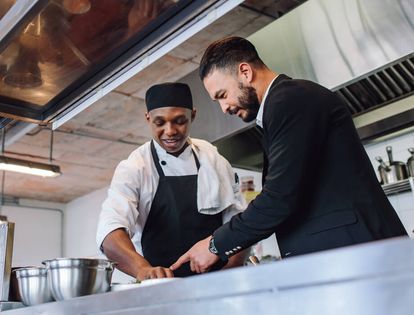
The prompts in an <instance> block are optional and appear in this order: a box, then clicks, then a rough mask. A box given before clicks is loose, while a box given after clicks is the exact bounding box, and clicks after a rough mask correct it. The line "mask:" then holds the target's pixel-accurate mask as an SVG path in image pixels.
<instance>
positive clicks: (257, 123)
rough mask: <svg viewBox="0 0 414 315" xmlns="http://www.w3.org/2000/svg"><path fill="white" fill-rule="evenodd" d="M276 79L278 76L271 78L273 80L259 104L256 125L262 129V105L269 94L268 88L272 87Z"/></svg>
mask: <svg viewBox="0 0 414 315" xmlns="http://www.w3.org/2000/svg"><path fill="white" fill-rule="evenodd" d="M277 77H278V75H277V76H275V77H274V78H273V80H272V81H271V82H270V84H269V86H268V87H267V89H266V92H265V94H264V95H263V99H262V102H261V103H260V107H259V111H258V112H257V116H256V125H258V126H260V127H261V128H263V108H264V103H265V102H266V98H267V95H268V94H269V91H270V87H271V86H272V84H273V82H274V81H275V80H276V78H277Z"/></svg>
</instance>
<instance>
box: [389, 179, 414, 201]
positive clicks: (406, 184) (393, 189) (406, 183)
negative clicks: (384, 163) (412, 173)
mask: <svg viewBox="0 0 414 315" xmlns="http://www.w3.org/2000/svg"><path fill="white" fill-rule="evenodd" d="M413 187H414V177H409V178H407V179H403V180H400V181H398V182H396V183H391V184H386V185H382V189H383V190H384V192H385V194H386V195H387V196H390V195H395V194H399V193H402V192H406V191H410V190H413Z"/></svg>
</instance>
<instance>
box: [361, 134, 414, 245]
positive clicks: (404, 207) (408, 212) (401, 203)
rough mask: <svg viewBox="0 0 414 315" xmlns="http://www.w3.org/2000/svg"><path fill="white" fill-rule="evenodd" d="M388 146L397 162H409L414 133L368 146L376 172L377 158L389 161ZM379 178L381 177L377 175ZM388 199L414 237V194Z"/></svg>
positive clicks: (413, 144)
mask: <svg viewBox="0 0 414 315" xmlns="http://www.w3.org/2000/svg"><path fill="white" fill-rule="evenodd" d="M386 146H392V149H393V153H394V154H393V156H394V160H395V161H401V162H407V160H408V158H409V157H410V155H411V154H410V153H409V152H408V150H407V149H408V148H410V147H414V131H412V132H409V133H406V134H403V135H400V136H396V137H393V138H390V139H387V140H383V141H377V142H375V143H372V144H368V145H366V146H365V149H366V151H367V153H368V156H369V158H370V160H371V163H372V165H373V167H374V169H375V170H377V168H378V162H377V161H376V160H375V157H376V156H381V157H382V158H383V160H384V161H388V157H387V153H386V151H385V147H386ZM377 176H379V175H378V174H377ZM388 199H389V200H390V202H391V204H392V205H393V207H394V209H395V210H396V211H397V213H398V216H399V217H400V219H401V221H402V223H403V224H404V226H405V229H406V230H407V232H408V233H409V235H410V236H411V237H414V231H413V230H414V193H413V192H405V193H401V194H397V195H392V196H389V197H388Z"/></svg>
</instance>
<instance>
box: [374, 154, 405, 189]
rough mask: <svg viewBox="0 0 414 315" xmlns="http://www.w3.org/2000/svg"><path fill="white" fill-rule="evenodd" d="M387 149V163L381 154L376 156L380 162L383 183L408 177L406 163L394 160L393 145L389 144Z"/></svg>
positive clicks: (379, 168) (379, 170)
mask: <svg viewBox="0 0 414 315" xmlns="http://www.w3.org/2000/svg"><path fill="white" fill-rule="evenodd" d="M386 151H387V155H388V163H385V162H384V161H383V160H382V158H381V157H380V156H377V157H376V160H377V161H378V162H379V163H380V166H379V167H378V172H379V174H380V177H381V184H383V185H385V184H391V183H395V182H397V181H400V180H403V179H406V178H408V172H407V167H406V165H405V163H403V162H399V161H394V159H393V156H392V147H391V146H387V147H386Z"/></svg>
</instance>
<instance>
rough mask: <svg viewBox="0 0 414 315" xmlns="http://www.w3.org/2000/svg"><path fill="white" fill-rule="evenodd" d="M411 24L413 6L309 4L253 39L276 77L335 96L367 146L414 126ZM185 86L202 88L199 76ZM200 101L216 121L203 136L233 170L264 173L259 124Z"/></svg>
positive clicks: (353, 0) (407, 2)
mask: <svg viewBox="0 0 414 315" xmlns="http://www.w3.org/2000/svg"><path fill="white" fill-rule="evenodd" d="M413 21H414V1H413V0H398V1H397V0H346V1H344V0H309V1H307V2H305V3H303V4H301V5H300V6H299V7H298V8H296V9H294V10H292V11H291V12H289V13H288V14H286V15H284V16H283V17H281V18H279V19H277V20H276V21H274V22H273V23H271V24H269V25H267V26H266V27H264V28H263V29H261V30H260V31H258V32H256V33H255V34H253V35H252V36H250V37H249V40H251V41H252V42H253V43H254V44H255V46H256V48H257V49H258V51H259V54H260V56H261V57H262V59H263V60H264V62H265V63H266V64H267V65H268V66H269V67H270V68H272V69H274V70H275V71H276V72H278V73H285V74H287V75H289V76H291V77H293V78H301V79H308V80H312V81H315V82H318V83H320V84H322V85H324V86H326V87H328V88H330V89H331V90H333V91H335V93H337V94H338V95H339V96H340V97H341V98H342V99H343V100H344V101H345V102H346V104H347V105H348V107H349V109H350V111H351V113H352V114H353V117H354V120H358V123H357V127H358V131H359V133H360V136H361V138H362V140H369V139H372V138H375V137H378V136H381V135H384V134H386V133H389V132H393V131H396V130H398V129H401V128H405V127H408V126H410V125H413V124H414V119H413V118H412V117H414V116H413V115H414V100H413V99H412V98H410V97H409V96H411V95H413V92H414V22H413ZM187 82H188V83H189V84H190V85H192V87H193V88H194V89H195V90H196V91H197V90H200V89H202V88H200V87H198V85H199V84H201V83H199V82H197V80H194V78H190V80H187ZM200 95H201V94H200ZM198 97H199V98H200V99H198V100H197V101H198V107H199V108H201V107H202V108H203V111H205V109H204V108H208V111H209V112H208V113H203V115H204V116H203V118H202V119H203V121H204V122H205V121H209V122H211V123H210V125H209V126H208V130H205V128H207V127H205V126H204V127H202V126H199V128H194V129H197V131H196V133H197V132H198V131H199V130H201V132H200V133H198V134H197V136H199V137H204V138H207V139H209V140H210V141H213V142H215V143H216V144H217V145H218V147H219V150H221V151H222V152H223V154H224V155H225V156H226V157H227V158H228V159H229V160H230V162H231V163H232V164H233V165H235V166H239V167H242V168H247V169H256V170H260V167H261V157H260V154H259V150H260V148H257V140H256V139H257V138H258V137H260V136H259V134H258V132H257V130H255V128H254V125H246V124H243V123H241V122H239V121H237V122H236V120H231V119H230V118H228V119H227V120H225V121H223V119H222V118H218V116H219V114H220V113H219V109H218V108H216V109H213V108H214V106H216V107H218V106H217V105H214V104H211V101H210V100H209V99H208V97H204V96H198ZM406 100H411V101H409V102H407V101H406ZM399 102H404V104H403V106H395V104H396V103H399ZM385 107H387V109H388V111H383V110H382V109H384V108H385ZM402 109H404V110H402ZM380 110H381V112H382V114H381V115H372V113H374V112H375V113H376V112H377V111H380ZM383 113H387V114H386V115H384V114H383ZM221 116H223V115H221ZM368 116H369V117H368ZM210 117H214V120H209V118H210ZM366 117H367V118H369V119H365V118H366ZM243 139H244V141H243ZM243 147H244V148H243Z"/></svg>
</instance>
